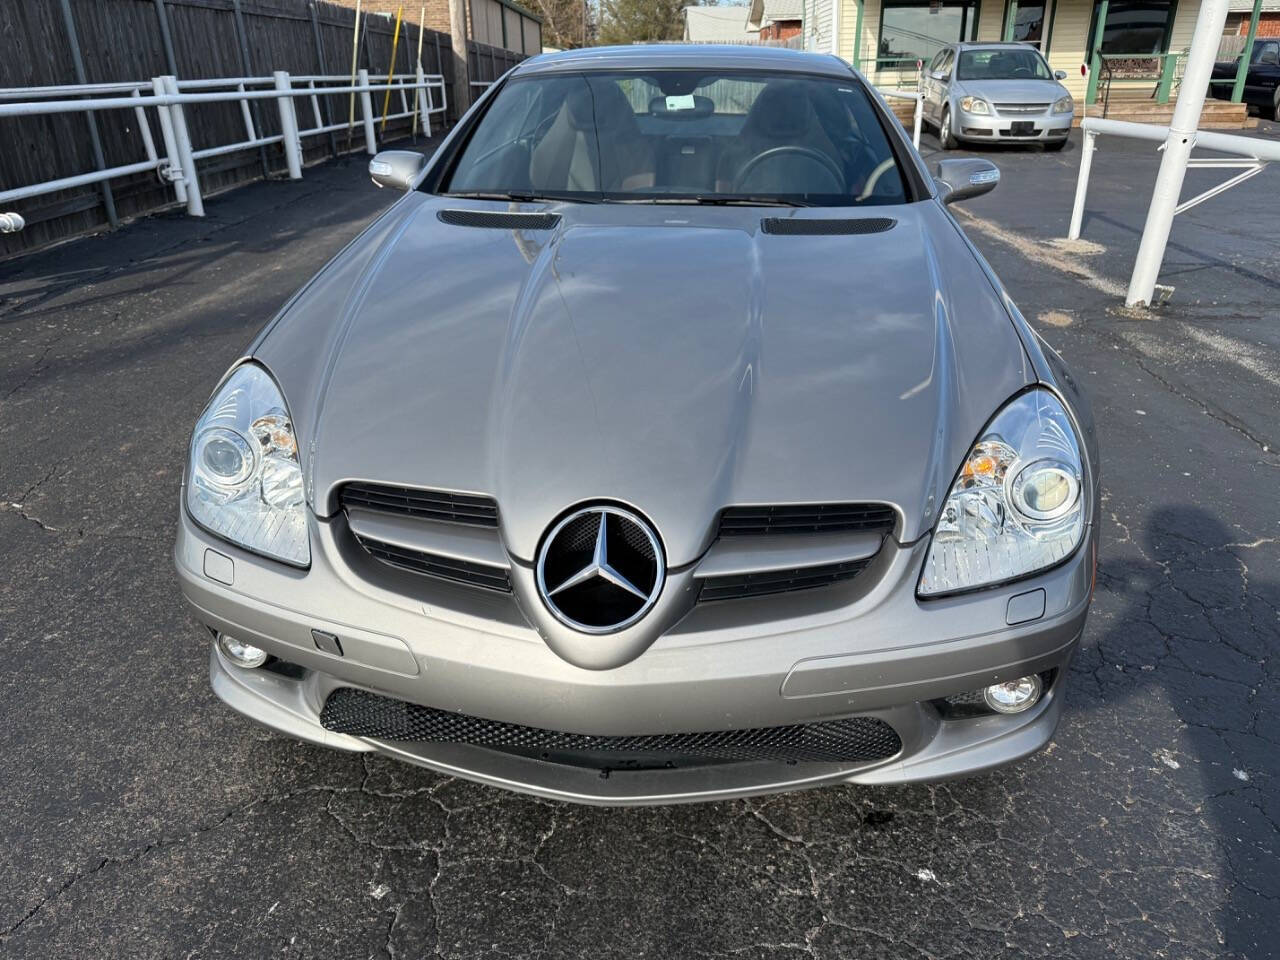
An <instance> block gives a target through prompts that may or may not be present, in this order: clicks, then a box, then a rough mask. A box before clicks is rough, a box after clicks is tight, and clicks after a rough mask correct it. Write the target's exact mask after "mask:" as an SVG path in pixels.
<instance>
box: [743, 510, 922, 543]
mask: <svg viewBox="0 0 1280 960" xmlns="http://www.w3.org/2000/svg"><path fill="white" fill-rule="evenodd" d="M896 522H897V514H896V513H895V512H894V509H893V507H889V506H885V505H884V504H882V503H819V504H799V505H794V506H793V505H783V506H765V507H729V508H728V509H726V510H725V511H724V512H723V513H722V514H720V536H722V537H729V536H758V535H761V534H774V533H829V532H835V531H844V532H849V531H872V532H876V533H884V534H888V533H892V532H893V527H894V524H895V523H896Z"/></svg>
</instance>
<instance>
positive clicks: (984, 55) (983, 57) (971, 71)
mask: <svg viewBox="0 0 1280 960" xmlns="http://www.w3.org/2000/svg"><path fill="white" fill-rule="evenodd" d="M1052 77H1053V75H1052V74H1051V73H1049V65H1048V64H1046V63H1045V62H1044V57H1042V56H1040V54H1039V53H1037V52H1036V51H1035V50H1032V49H1031V48H1029V47H1028V48H1027V49H1025V50H1009V49H996V50H965V51H964V52H963V53H961V54H960V66H959V67H958V68H957V70H956V79H957V80H1050V79H1052Z"/></svg>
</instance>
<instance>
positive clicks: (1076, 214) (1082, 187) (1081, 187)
mask: <svg viewBox="0 0 1280 960" xmlns="http://www.w3.org/2000/svg"><path fill="white" fill-rule="evenodd" d="M1097 139H1098V135H1097V134H1096V133H1094V132H1093V131H1092V130H1086V131H1085V132H1084V142H1083V143H1082V144H1081V145H1080V173H1079V174H1078V175H1077V176H1076V202H1075V206H1073V207H1072V208H1071V229H1070V230H1069V231H1067V236H1068V237H1069V238H1070V239H1072V240H1079V239H1080V228H1081V226H1083V224H1084V201H1085V196H1086V195H1087V194H1088V193H1089V171H1090V170H1092V169H1093V151H1094V147H1095V143H1094V141H1095V140H1097Z"/></svg>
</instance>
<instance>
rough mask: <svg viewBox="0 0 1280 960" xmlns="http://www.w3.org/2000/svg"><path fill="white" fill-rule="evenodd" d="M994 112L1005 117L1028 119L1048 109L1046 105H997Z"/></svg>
mask: <svg viewBox="0 0 1280 960" xmlns="http://www.w3.org/2000/svg"><path fill="white" fill-rule="evenodd" d="M995 106H996V112H997V113H1003V114H1005V115H1006V116H1021V117H1030V116H1035V115H1036V114H1041V113H1044V112H1045V111H1046V110H1048V109H1049V104H1047V103H997V104H996V105H995Z"/></svg>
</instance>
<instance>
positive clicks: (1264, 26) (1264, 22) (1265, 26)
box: [1237, 13, 1280, 37]
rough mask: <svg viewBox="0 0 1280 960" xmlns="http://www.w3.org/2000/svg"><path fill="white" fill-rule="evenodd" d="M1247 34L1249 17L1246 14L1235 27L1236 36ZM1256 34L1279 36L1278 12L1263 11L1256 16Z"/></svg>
mask: <svg viewBox="0 0 1280 960" xmlns="http://www.w3.org/2000/svg"><path fill="white" fill-rule="evenodd" d="M1248 35H1249V17H1248V16H1247V15H1246V16H1245V17H1244V18H1243V19H1241V21H1240V25H1239V27H1237V36H1241V37H1247V36H1248ZM1258 36H1260V37H1280V13H1264V14H1261V15H1260V16H1259V17H1258Z"/></svg>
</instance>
